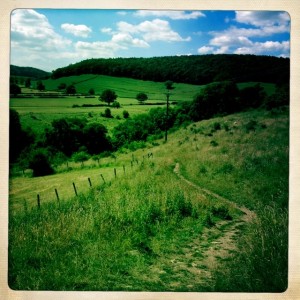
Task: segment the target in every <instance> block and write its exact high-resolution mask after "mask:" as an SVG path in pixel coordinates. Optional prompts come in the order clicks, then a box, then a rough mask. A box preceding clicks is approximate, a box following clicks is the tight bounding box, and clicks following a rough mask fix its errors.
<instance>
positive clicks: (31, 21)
mask: <svg viewBox="0 0 300 300" xmlns="http://www.w3.org/2000/svg"><path fill="white" fill-rule="evenodd" d="M11 40H12V42H13V43H14V46H15V47H18V46H20V47H25V48H28V49H30V48H33V49H34V48H35V47H39V48H42V49H44V50H45V51H46V52H49V51H51V50H53V49H58V48H60V47H64V46H67V45H69V44H70V43H71V41H70V40H68V39H65V38H63V37H62V36H60V35H59V34H57V33H56V32H55V31H54V29H53V28H52V26H51V25H50V24H49V22H48V20H47V18H46V17H45V16H44V15H42V14H39V13H37V12H36V11H34V10H32V9H18V10H15V11H13V13H12V16H11Z"/></svg>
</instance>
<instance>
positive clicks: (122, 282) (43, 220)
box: [9, 163, 235, 290]
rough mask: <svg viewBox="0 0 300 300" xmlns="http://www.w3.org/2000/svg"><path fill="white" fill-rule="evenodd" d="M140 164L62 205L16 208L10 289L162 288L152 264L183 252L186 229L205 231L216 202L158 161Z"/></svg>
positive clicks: (12, 221)
mask: <svg viewBox="0 0 300 300" xmlns="http://www.w3.org/2000/svg"><path fill="white" fill-rule="evenodd" d="M140 168H141V170H140V171H139V172H137V173H136V174H134V175H131V176H127V177H126V176H124V177H123V178H120V179H119V180H118V181H114V182H112V183H111V185H101V186H99V187H98V188H95V189H93V190H91V191H90V192H89V193H88V194H87V195H81V196H79V197H77V198H72V199H69V200H64V201H61V202H60V205H58V204H57V203H55V202H52V203H45V204H44V205H42V206H41V208H40V209H38V208H37V207H33V208H31V209H28V210H23V211H20V212H19V213H18V214H16V213H11V214H10V223H9V231H10V232H9V236H10V239H9V285H10V287H11V288H12V289H17V290H19V289H22V290H23V289H24V290H163V289H164V287H165V286H164V285H165V283H164V281H163V280H162V278H160V277H158V278H156V275H157V274H156V275H154V274H153V277H149V268H150V267H151V266H152V265H153V263H154V262H155V261H156V260H157V258H159V257H163V256H164V255H165V254H166V253H169V252H170V251H179V250H180V249H178V248H177V247H178V246H179V244H178V241H179V240H180V238H181V237H180V236H181V234H182V233H181V232H186V231H189V232H190V237H192V236H193V235H199V234H201V232H202V230H203V228H204V227H205V224H206V223H205V221H206V220H207V216H208V214H210V213H211V212H210V210H211V208H210V207H211V203H210V202H211V201H210V200H208V199H206V198H204V197H201V196H199V195H198V194H197V193H196V191H193V190H190V189H188V188H187V187H186V186H185V185H184V184H182V183H180V182H178V179H177V177H176V176H175V175H174V174H172V172H170V171H169V170H168V169H167V170H166V169H162V168H161V166H156V165H154V163H152V164H150V165H148V166H144V167H140ZM166 182H167V185H166ZM232 215H233V216H234V215H235V213H234V211H233V213H232ZM213 217H214V220H215V222H217V220H218V219H220V218H221V219H222V216H221V217H220V216H219V215H217V214H215V216H213ZM176 249H177V250H176ZM161 267H164V266H163V265H162V266H161ZM166 267H167V266H166ZM150 273H151V272H150ZM183 287H184V282H183V283H182V286H181V287H179V288H183Z"/></svg>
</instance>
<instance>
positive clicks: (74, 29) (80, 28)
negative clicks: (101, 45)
mask: <svg viewBox="0 0 300 300" xmlns="http://www.w3.org/2000/svg"><path fill="white" fill-rule="evenodd" d="M61 28H62V29H63V30H64V31H65V32H67V33H70V34H72V35H74V36H78V37H83V38H86V37H88V36H89V34H90V33H91V32H92V29H91V28H89V27H87V26H86V25H74V24H69V23H65V24H62V25H61Z"/></svg>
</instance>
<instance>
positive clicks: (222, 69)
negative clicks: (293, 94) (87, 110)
mask: <svg viewBox="0 0 300 300" xmlns="http://www.w3.org/2000/svg"><path fill="white" fill-rule="evenodd" d="M289 72H290V60H289V58H278V57H272V56H256V55H235V54H219V55H213V54H209V55H191V56H166V57H151V58H110V59H102V58H99V59H87V60H83V61H81V62H78V63H75V64H71V65H69V66H67V67H64V68H58V69H56V70H54V71H53V72H52V75H51V76H52V78H54V79H57V78H60V77H67V76H74V75H82V74H98V75H109V76H116V77H129V78H134V79H141V80H151V81H157V82H165V81H167V80H172V81H174V82H179V83H190V84H197V85H203V84H208V83H210V82H215V81H234V82H248V81H254V82H272V83H278V84H282V83H288V82H289Z"/></svg>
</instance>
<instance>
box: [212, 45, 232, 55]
mask: <svg viewBox="0 0 300 300" xmlns="http://www.w3.org/2000/svg"><path fill="white" fill-rule="evenodd" d="M228 52H229V47H228V46H222V47H220V48H219V49H217V50H215V51H214V52H213V54H224V53H228Z"/></svg>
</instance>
